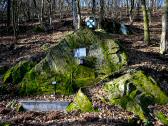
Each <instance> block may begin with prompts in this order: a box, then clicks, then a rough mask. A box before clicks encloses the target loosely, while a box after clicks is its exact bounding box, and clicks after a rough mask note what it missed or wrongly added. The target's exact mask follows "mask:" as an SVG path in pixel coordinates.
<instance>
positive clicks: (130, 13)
mask: <svg viewBox="0 0 168 126" xmlns="http://www.w3.org/2000/svg"><path fill="white" fill-rule="evenodd" d="M134 4H135V1H134V0H131V8H130V12H129V19H130V24H132V23H133V9H134Z"/></svg>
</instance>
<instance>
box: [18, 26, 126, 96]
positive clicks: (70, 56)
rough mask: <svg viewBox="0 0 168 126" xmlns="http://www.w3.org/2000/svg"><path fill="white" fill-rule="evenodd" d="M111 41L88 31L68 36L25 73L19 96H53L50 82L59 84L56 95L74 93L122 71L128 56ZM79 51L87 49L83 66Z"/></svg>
mask: <svg viewBox="0 0 168 126" xmlns="http://www.w3.org/2000/svg"><path fill="white" fill-rule="evenodd" d="M105 36H107V37H105ZM105 38H109V39H105ZM110 38H111V36H109V35H107V34H103V33H100V32H99V33H97V32H93V31H90V30H88V29H84V30H79V31H77V32H74V33H73V34H71V35H68V36H67V37H66V38H64V39H62V40H61V41H60V42H59V43H58V44H57V45H56V46H54V47H53V48H51V49H50V51H49V53H48V55H47V56H46V57H45V58H44V59H43V60H42V61H41V62H40V63H38V64H37V65H36V66H35V67H34V68H33V69H31V70H30V71H29V72H28V73H27V74H26V76H25V77H24V79H23V80H22V82H21V83H20V93H21V94H34V93H52V92H53V91H54V90H53V86H52V85H51V83H52V81H57V82H58V83H57V85H56V92H57V93H61V94H71V93H73V92H74V91H75V90H77V89H79V88H80V87H86V86H90V85H93V84H96V83H97V82H99V81H100V80H102V79H103V78H105V77H107V76H109V75H111V74H113V73H115V72H118V71H120V70H121V69H122V68H123V67H124V66H125V65H126V64H127V55H126V54H125V52H124V51H123V50H121V48H120V47H119V45H118V44H117V42H115V41H114V40H112V39H110ZM79 48H82V49H84V50H85V49H86V56H83V57H82V59H81V60H82V64H80V62H81V61H80V60H79V59H78V58H76V56H75V52H76V50H78V49H79Z"/></svg>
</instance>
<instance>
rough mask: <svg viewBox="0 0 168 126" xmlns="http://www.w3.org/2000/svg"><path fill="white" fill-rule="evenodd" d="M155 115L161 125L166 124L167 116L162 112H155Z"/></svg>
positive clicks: (167, 122) (167, 121)
mask: <svg viewBox="0 0 168 126" xmlns="http://www.w3.org/2000/svg"><path fill="white" fill-rule="evenodd" d="M155 116H156V117H157V118H158V119H159V120H160V121H161V122H162V123H163V125H165V126H167V125H168V117H167V116H165V114H163V113H162V112H156V113H155Z"/></svg>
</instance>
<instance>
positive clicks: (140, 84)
mask: <svg viewBox="0 0 168 126" xmlns="http://www.w3.org/2000/svg"><path fill="white" fill-rule="evenodd" d="M104 90H105V91H106V93H107V96H106V99H108V100H109V102H110V103H111V104H115V105H119V106H121V107H122V108H124V109H126V110H128V111H131V112H134V113H135V114H137V115H139V117H140V118H141V119H142V120H146V119H147V118H148V114H149V109H148V106H149V105H152V104H155V103H158V104H166V103H168V97H167V95H166V94H165V93H164V92H163V91H162V90H161V89H160V88H159V86H157V83H156V82H155V81H154V80H153V79H152V78H151V77H150V76H147V75H145V74H144V72H143V71H134V72H130V73H127V74H125V75H122V76H120V77H119V78H117V79H114V80H112V81H110V82H108V83H106V84H105V86H104Z"/></svg>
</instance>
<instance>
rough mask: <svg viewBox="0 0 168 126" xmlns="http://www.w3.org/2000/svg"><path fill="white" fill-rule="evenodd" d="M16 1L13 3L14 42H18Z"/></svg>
mask: <svg viewBox="0 0 168 126" xmlns="http://www.w3.org/2000/svg"><path fill="white" fill-rule="evenodd" d="M16 2H17V1H16V0H13V2H12V25H13V35H14V41H15V42H16V40H17V28H16V5H17V4H16Z"/></svg>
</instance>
